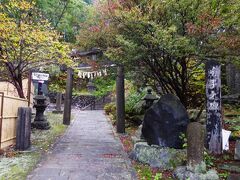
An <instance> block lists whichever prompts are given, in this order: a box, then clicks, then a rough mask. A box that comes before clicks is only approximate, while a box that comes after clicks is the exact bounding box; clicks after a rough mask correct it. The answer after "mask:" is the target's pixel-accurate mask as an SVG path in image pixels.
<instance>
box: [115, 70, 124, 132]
mask: <svg viewBox="0 0 240 180" xmlns="http://www.w3.org/2000/svg"><path fill="white" fill-rule="evenodd" d="M116 94H117V100H116V101H117V105H116V106H117V132H118V133H125V90H124V67H123V66H118V67H117V85H116Z"/></svg>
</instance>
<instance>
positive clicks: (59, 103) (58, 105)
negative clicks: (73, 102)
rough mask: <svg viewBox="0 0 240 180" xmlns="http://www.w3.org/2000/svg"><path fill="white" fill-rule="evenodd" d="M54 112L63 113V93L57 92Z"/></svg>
mask: <svg viewBox="0 0 240 180" xmlns="http://www.w3.org/2000/svg"><path fill="white" fill-rule="evenodd" d="M53 113H63V111H62V93H57V97H56V110H54V111H53Z"/></svg>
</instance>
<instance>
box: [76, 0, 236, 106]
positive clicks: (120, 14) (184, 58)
mask: <svg viewBox="0 0 240 180" xmlns="http://www.w3.org/2000/svg"><path fill="white" fill-rule="evenodd" d="M95 6H96V9H97V10H98V13H97V14H96V18H97V21H95V22H94V23H92V22H91V23H89V24H88V26H86V28H85V29H83V30H82V31H81V32H80V34H79V37H78V42H79V45H80V46H83V47H86V48H90V47H100V48H102V49H103V50H104V51H105V55H106V56H107V57H108V58H110V59H111V60H114V61H116V62H119V63H124V64H125V65H126V66H130V67H134V68H135V67H137V69H138V70H139V72H140V73H141V74H142V75H143V76H144V77H146V79H150V80H151V81H150V82H152V79H154V80H155V81H156V82H157V83H155V84H157V85H158V86H161V88H162V91H163V93H174V94H176V95H177V96H178V97H179V98H180V100H181V102H182V103H183V104H184V105H185V106H186V107H187V106H189V105H192V104H195V105H197V103H196V102H198V101H202V99H203V97H204V96H203V95H200V96H199V94H196V93H195V92H196V90H198V89H197V88H199V87H201V88H203V87H204V86H203V85H201V86H199V85H197V84H196V79H197V77H196V75H199V74H200V75H201V77H204V76H203V75H204V74H203V69H202V65H201V63H202V62H204V61H205V60H206V59H207V58H209V57H217V58H218V59H224V58H225V57H226V56H227V55H231V56H234V58H236V59H238V58H239V54H238V53H239V47H240V46H239V42H240V41H239V40H240V39H239V37H240V36H239V20H238V19H239V18H238V17H239V14H238V13H237V11H238V9H239V6H240V3H239V2H238V1H237V0H230V1H225V0H218V1H217V0H216V1H207V0H197V1H196V0H180V1H179V0H168V1H157V0H136V1H130V0H125V1H120V0H119V1H110V0H109V1H98V2H96V3H95ZM97 10H96V11H97ZM233 32H234V33H233ZM200 65H201V66H200ZM198 96H199V98H200V99H198V98H197V97H198ZM190 102H192V104H190Z"/></svg>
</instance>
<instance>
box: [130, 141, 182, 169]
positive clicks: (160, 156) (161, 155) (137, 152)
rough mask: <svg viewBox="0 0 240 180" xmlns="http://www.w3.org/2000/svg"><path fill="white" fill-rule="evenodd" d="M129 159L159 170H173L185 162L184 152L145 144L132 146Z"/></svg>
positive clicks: (139, 143) (140, 143)
mask: <svg viewBox="0 0 240 180" xmlns="http://www.w3.org/2000/svg"><path fill="white" fill-rule="evenodd" d="M130 157H131V158H133V159H135V160H137V161H139V162H142V163H145V164H149V165H150V166H151V167H158V168H161V169H174V168H175V167H177V166H181V165H183V164H184V163H185V162H186V150H181V149H172V148H162V147H160V146H156V145H153V146H149V145H148V144H147V143H146V142H138V143H136V144H135V145H134V150H133V151H132V153H131V155H130Z"/></svg>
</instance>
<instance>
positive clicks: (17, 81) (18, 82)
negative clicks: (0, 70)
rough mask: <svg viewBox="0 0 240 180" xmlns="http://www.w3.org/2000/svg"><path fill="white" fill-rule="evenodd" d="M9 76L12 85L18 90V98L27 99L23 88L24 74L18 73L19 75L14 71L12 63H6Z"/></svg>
mask: <svg viewBox="0 0 240 180" xmlns="http://www.w3.org/2000/svg"><path fill="white" fill-rule="evenodd" d="M5 65H6V67H7V69H8V72H9V75H10V79H11V81H10V82H11V83H12V84H13V85H14V87H15V88H16V89H17V93H18V96H19V97H20V98H25V96H24V92H23V87H22V74H21V72H18V75H17V74H16V71H15V70H14V66H13V65H12V63H9V62H7V63H5Z"/></svg>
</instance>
